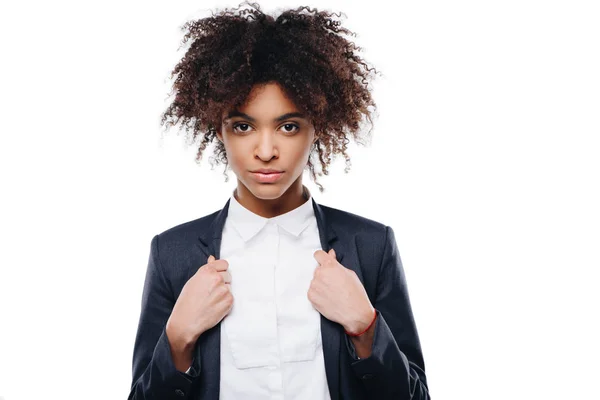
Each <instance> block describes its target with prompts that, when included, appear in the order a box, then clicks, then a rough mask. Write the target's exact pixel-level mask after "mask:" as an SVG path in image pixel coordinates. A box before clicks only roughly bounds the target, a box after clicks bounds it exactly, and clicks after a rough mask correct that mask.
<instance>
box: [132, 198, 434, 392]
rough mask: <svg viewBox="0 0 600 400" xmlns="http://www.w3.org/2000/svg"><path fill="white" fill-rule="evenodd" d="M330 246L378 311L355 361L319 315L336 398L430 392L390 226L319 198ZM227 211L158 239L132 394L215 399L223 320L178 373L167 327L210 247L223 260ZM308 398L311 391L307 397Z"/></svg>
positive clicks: (322, 233)
mask: <svg viewBox="0 0 600 400" xmlns="http://www.w3.org/2000/svg"><path fill="white" fill-rule="evenodd" d="M312 204H313V208H314V211H315V214H316V219H317V225H318V229H319V237H320V240H321V245H322V248H323V250H325V251H326V252H327V251H329V250H330V249H331V248H333V249H335V252H336V256H337V259H338V261H339V262H340V263H341V264H342V265H344V266H345V267H346V268H350V269H352V270H353V271H354V272H356V274H357V275H358V278H359V279H360V281H361V282H362V284H363V286H364V287H365V289H366V292H367V294H368V296H369V300H370V301H371V304H372V305H373V307H375V309H377V318H376V321H375V336H374V342H373V349H372V353H371V355H370V356H369V357H368V358H365V359H361V360H357V359H356V358H355V354H354V348H353V346H352V345H351V341H350V339H349V337H348V335H346V334H345V333H344V328H343V327H342V326H341V325H340V324H338V323H336V322H333V321H330V320H328V319H327V318H325V317H324V316H323V315H321V336H322V341H323V353H324V359H325V370H326V376H327V382H328V385H329V392H330V395H331V399H332V400H340V399H347V400H362V399H377V400H384V399H395V400H401V399H419V400H425V399H430V397H429V393H428V389H427V381H426V377H425V366H424V361H423V355H422V353H421V345H420V342H419V337H418V334H417V329H416V326H415V321H414V319H413V313H412V310H411V306H410V300H409V296H408V290H407V287H406V280H405V277H404V270H403V267H402V262H401V260H400V255H399V254H398V248H397V245H396V240H395V237H394V231H393V230H392V228H391V227H389V226H386V225H384V224H382V223H379V222H376V221H374V220H370V219H367V218H364V217H361V216H359V215H355V214H352V213H349V212H346V211H342V210H339V209H335V208H331V207H327V206H324V205H321V204H317V203H316V202H315V200H314V198H313V199H312ZM228 210H229V200H228V201H227V203H226V204H225V206H224V207H223V209H221V210H219V211H216V212H214V213H212V214H209V215H206V216H204V217H202V218H198V219H196V220H193V221H189V222H186V223H183V224H180V225H177V226H175V227H173V228H170V229H168V230H166V231H164V232H162V233H160V234H158V235H156V236H154V237H153V238H152V242H151V246H150V247H151V249H150V256H149V260H148V267H147V271H146V277H145V281H144V288H143V294H142V302H141V303H142V304H141V313H140V318H139V324H138V329H137V334H136V338H135V345H134V350H133V380H132V385H131V391H130V394H129V397H128V399H129V400H133V399H137V400H142V399H145V400H150V399H156V400H158V399H160V400H168V399H178V400H179V399H194V400H209V399H210V400H218V399H219V384H220V343H221V342H220V339H221V338H220V329H221V323H220V322H219V323H218V324H217V325H215V326H214V327H213V328H211V329H209V330H207V331H206V332H204V333H202V335H201V336H200V337H199V339H198V340H197V341H196V345H195V348H194V363H193V368H194V371H193V375H194V376H193V377H188V376H187V375H186V374H184V373H183V372H180V371H178V370H177V369H176V368H175V366H174V363H173V359H172V357H171V350H170V347H169V342H168V339H167V336H166V332H165V326H166V322H167V320H168V318H169V316H170V314H171V311H172V309H173V306H174V305H175V301H176V300H177V298H178V296H179V294H180V293H181V290H182V289H183V285H184V284H185V283H186V282H187V281H188V279H190V278H191V277H192V276H193V275H194V274H195V273H196V272H197V271H198V268H199V267H200V266H202V265H204V264H206V262H207V260H208V256H209V255H211V254H212V255H214V256H215V257H216V258H217V259H219V250H220V247H221V236H222V232H223V225H224V223H225V219H226V217H227V212H228ZM307 400H310V399H307Z"/></svg>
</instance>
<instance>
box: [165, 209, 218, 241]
mask: <svg viewBox="0 0 600 400" xmlns="http://www.w3.org/2000/svg"><path fill="white" fill-rule="evenodd" d="M220 211H221V210H217V211H214V212H212V213H210V214H207V215H204V216H202V217H200V218H196V219H193V220H190V221H186V222H182V223H180V224H177V225H175V226H172V227H170V228H168V229H165V230H163V231H162V232H160V233H158V234H157V235H156V236H155V238H156V240H158V241H159V245H160V247H161V248H163V249H164V248H165V247H168V248H169V249H171V250H173V247H179V245H182V246H186V245H190V244H195V243H196V242H197V241H198V236H200V235H201V234H202V233H203V232H205V231H206V230H207V229H209V227H210V225H211V223H212V222H213V221H214V219H215V217H216V216H217V214H218V213H219V212H220Z"/></svg>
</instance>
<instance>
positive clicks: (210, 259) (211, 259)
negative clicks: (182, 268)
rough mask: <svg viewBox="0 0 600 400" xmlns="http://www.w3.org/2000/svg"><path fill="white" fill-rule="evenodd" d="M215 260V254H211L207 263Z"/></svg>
mask: <svg viewBox="0 0 600 400" xmlns="http://www.w3.org/2000/svg"><path fill="white" fill-rule="evenodd" d="M213 261H215V257H214V256H213V255H212V254H211V255H210V256H208V261H207V263H209V262H213Z"/></svg>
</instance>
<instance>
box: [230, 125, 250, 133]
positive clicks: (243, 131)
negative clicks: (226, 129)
mask: <svg viewBox="0 0 600 400" xmlns="http://www.w3.org/2000/svg"><path fill="white" fill-rule="evenodd" d="M238 127H245V128H249V127H250V125H248V124H244V123H240V124H233V126H232V129H233V131H234V132H240V133H247V132H249V130H244V129H242V130H241V131H240V130H237V131H236V129H237V128H238Z"/></svg>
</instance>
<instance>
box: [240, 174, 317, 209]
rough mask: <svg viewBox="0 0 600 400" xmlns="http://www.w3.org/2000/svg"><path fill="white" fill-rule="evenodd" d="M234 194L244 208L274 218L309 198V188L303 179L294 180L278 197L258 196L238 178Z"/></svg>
mask: <svg viewBox="0 0 600 400" xmlns="http://www.w3.org/2000/svg"><path fill="white" fill-rule="evenodd" d="M233 195H234V197H235V199H236V200H237V201H238V202H239V203H240V204H241V205H242V206H244V208H246V209H248V210H250V211H252V212H253V213H255V214H257V215H260V216H261V217H263V218H273V217H276V216H278V215H281V214H285V213H287V212H289V211H291V210H294V209H296V208H298V207H299V206H301V205H302V204H304V203H305V202H306V201H307V200H308V198H309V194H308V190H307V189H306V187H305V186H304V185H303V184H302V181H301V180H298V181H296V182H294V183H293V184H292V186H290V187H289V189H288V190H286V191H285V193H283V194H282V195H281V196H280V197H278V198H276V199H261V198H258V197H256V196H254V194H252V192H250V191H249V190H248V188H246V187H245V186H244V185H243V184H242V183H241V182H240V181H239V180H238V186H237V188H236V189H235V191H234V192H233Z"/></svg>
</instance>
